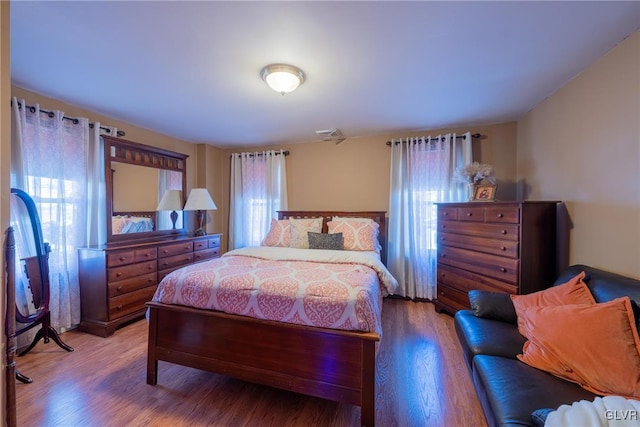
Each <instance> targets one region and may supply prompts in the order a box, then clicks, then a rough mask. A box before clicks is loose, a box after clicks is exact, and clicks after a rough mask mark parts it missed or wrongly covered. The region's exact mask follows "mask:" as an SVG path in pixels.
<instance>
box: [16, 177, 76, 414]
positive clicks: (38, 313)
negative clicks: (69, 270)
mask: <svg viewBox="0 0 640 427" xmlns="http://www.w3.org/2000/svg"><path fill="white" fill-rule="evenodd" d="M10 224H11V226H10V227H9V228H8V229H7V232H6V235H5V254H6V256H5V277H6V303H7V304H6V313H5V314H6V317H5V337H6V353H7V354H6V365H5V366H6V371H5V380H6V391H7V393H6V398H7V406H6V414H7V425H8V426H12V425H16V424H15V421H16V408H15V406H16V404H15V400H16V396H15V381H16V379H17V380H19V381H22V382H24V383H31V382H32V381H33V380H32V379H31V378H29V377H27V376H26V375H24V374H22V373H20V372H19V370H18V369H17V367H16V361H15V355H16V352H17V349H18V336H20V335H21V334H25V333H27V332H29V331H32V330H35V331H36V332H35V334H33V331H32V332H31V335H33V338H32V340H31V343H30V344H29V345H28V346H27V347H26V349H24V350H22V351H21V352H20V356H23V355H24V354H26V353H27V352H29V351H30V350H31V349H33V347H35V345H36V344H37V343H38V342H39V341H40V340H44V342H45V343H48V342H49V341H50V340H53V341H54V342H55V343H56V344H57V345H58V346H60V347H61V348H62V349H64V350H66V351H73V348H72V347H70V346H68V345H67V344H65V343H64V342H63V341H62V340H61V339H60V336H59V335H58V332H57V331H56V330H55V329H54V328H53V327H52V326H51V313H50V311H49V297H50V289H49V252H50V247H49V244H47V243H45V242H44V240H43V234H42V226H41V224H40V217H39V215H38V211H37V209H36V205H35V202H34V201H33V199H32V198H31V196H29V195H28V194H27V193H25V192H24V191H22V190H19V189H16V188H12V189H11V221H10ZM37 327H39V329H37V330H36V329H35V328H37ZM25 337H26V338H27V339H28V337H29V335H25ZM27 342H28V341H27Z"/></svg>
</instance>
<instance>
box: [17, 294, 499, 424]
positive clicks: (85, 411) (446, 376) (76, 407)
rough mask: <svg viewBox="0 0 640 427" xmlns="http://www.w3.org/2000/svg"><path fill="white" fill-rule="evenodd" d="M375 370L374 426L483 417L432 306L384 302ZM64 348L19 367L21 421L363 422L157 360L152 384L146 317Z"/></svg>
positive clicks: (342, 408)
mask: <svg viewBox="0 0 640 427" xmlns="http://www.w3.org/2000/svg"><path fill="white" fill-rule="evenodd" d="M383 324H384V332H383V337H382V340H381V344H380V348H379V353H378V357H377V368H376V425H378V426H383V427H395V426H398V427H400V426H402V427H405V426H416V427H425V426H470V427H476V426H477V427H484V426H486V423H485V421H484V417H483V415H482V410H481V408H480V405H479V403H478V399H477V397H476V394H475V391H474V389H473V385H472V382H471V378H470V375H469V372H468V370H467V367H466V365H465V364H464V360H463V356H462V353H461V350H460V346H459V343H458V340H457V338H456V335H455V330H454V326H453V319H452V318H451V317H450V316H448V315H446V314H437V313H435V311H434V308H433V304H431V303H415V302H411V301H405V300H400V299H387V300H385V302H384V306H383ZM62 339H63V340H64V341H65V342H66V343H67V344H69V345H70V346H72V347H74V348H75V351H74V352H73V353H68V352H66V351H64V350H62V349H61V348H60V347H58V346H57V345H56V344H55V343H53V342H50V343H48V344H44V343H42V342H40V343H38V345H37V346H36V347H35V348H34V349H33V350H31V352H30V353H29V354H27V355H25V356H23V357H18V358H17V366H18V369H19V370H20V371H21V372H22V373H23V374H25V375H27V376H29V377H31V378H33V383H32V384H22V383H17V385H16V388H17V391H16V394H17V413H18V426H28V427H33V426H64V427H70V426H83V427H84V426H92V427H93V426H118V427H120V426H205V425H206V426H225V427H226V426H232V427H236V426H237V427H240V426H252V427H253V426H258V427H271V426H273V427H276V426H277V427H284V426H305V427H313V426H322V427H329V426H335V427H342V426H357V425H358V422H359V415H360V409H359V408H358V407H357V406H352V405H347V404H340V403H336V402H331V401H327V400H323V399H318V398H314V397H307V396H303V395H299V394H296V393H291V392H285V391H282V390H278V389H273V388H269V387H264V386H260V385H255V384H250V383H245V382H242V381H238V380H235V379H232V378H227V377H223V376H220V375H217V374H212V373H209V372H204V371H200V370H196V369H191V368H186V367H182V366H176V365H172V364H169V363H166V362H159V376H158V385H157V386H150V385H147V384H146V348H147V322H146V320H140V321H137V322H135V323H133V324H131V325H128V326H125V327H123V328H121V329H118V330H117V331H116V333H115V335H113V336H112V337H110V338H100V337H96V336H93V335H89V334H85V333H82V332H77V331H70V332H67V333H65V334H63V335H62Z"/></svg>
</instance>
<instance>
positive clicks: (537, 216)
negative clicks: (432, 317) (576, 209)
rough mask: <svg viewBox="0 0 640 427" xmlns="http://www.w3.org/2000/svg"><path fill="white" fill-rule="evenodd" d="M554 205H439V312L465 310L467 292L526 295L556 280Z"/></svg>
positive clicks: (499, 203)
mask: <svg viewBox="0 0 640 427" xmlns="http://www.w3.org/2000/svg"><path fill="white" fill-rule="evenodd" d="M557 205H558V202H538V201H525V202H467V203H440V204H438V206H437V210H438V232H437V240H438V271H437V283H438V292H437V299H436V301H435V308H436V310H437V311H438V312H441V311H447V312H450V313H455V312H456V311H457V310H460V309H464V308H469V297H468V292H469V291H470V290H472V289H482V290H487V291H497V292H508V293H511V294H527V293H531V292H535V291H538V290H541V289H544V288H546V287H548V286H550V285H551V284H552V283H553V281H554V280H555V277H556V211H557Z"/></svg>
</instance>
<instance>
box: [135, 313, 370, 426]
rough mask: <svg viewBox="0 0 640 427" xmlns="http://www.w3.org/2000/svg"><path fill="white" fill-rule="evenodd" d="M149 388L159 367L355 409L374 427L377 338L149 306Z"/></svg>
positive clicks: (248, 318) (347, 332)
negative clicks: (178, 367)
mask: <svg viewBox="0 0 640 427" xmlns="http://www.w3.org/2000/svg"><path fill="white" fill-rule="evenodd" d="M147 307H149V345H148V353H147V384H150V385H156V384H157V382H158V361H159V360H162V361H166V362H171V363H176V364H179V365H184V366H189V367H192V368H197V369H202V370H206V371H211V372H216V373H219V374H222V375H227V376H230V377H235V378H238V379H241V380H244V381H249V382H254V383H259V384H264V385H267V386H271V387H277V388H281V389H284V390H288V391H293V392H297V393H302V394H305V395H309V396H315V397H320V398H324V399H329V400H334V401H339V402H344V403H349V404H353V405H358V406H360V410H361V424H362V425H366V426H373V425H374V423H375V347H376V342H377V341H379V336H378V335H377V334H375V333H369V332H350V331H339V330H332V329H324V328H314V327H308V326H301V325H292V324H286V323H280V322H272V321H266V320H259V319H253V318H250V317H245V316H238V315H231V314H226V313H222V312H217V311H209V310H200V309H195V308H189V307H183V306H176V305H168V304H162V303H157V302H149V303H147Z"/></svg>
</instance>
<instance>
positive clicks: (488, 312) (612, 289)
mask: <svg viewBox="0 0 640 427" xmlns="http://www.w3.org/2000/svg"><path fill="white" fill-rule="evenodd" d="M581 271H584V272H585V273H586V277H585V282H586V283H587V285H588V286H589V289H590V290H591V293H592V294H593V296H594V298H595V300H596V302H606V301H610V300H613V299H615V298H619V297H621V296H629V297H630V298H631V299H632V300H634V301H635V302H636V303H640V280H636V279H632V278H629V277H624V276H621V275H618V274H614V273H610V272H607V271H603V270H600V269H597V268H592V267H589V266H586V265H573V266H571V267H569V268H568V269H567V270H565V271H564V272H563V273H562V274H561V275H560V276H559V277H558V278H557V280H556V281H555V283H554V285H558V284H562V283H564V282H566V281H568V280H569V279H571V278H572V277H574V276H575V275H577V274H578V273H580V272H581ZM469 301H470V303H471V309H470V310H461V311H458V312H457V313H456V315H455V320H454V322H455V328H456V332H457V334H458V338H459V340H460V344H461V346H462V350H463V352H464V357H465V360H466V362H467V365H468V367H469V370H470V372H471V376H472V378H473V383H474V386H475V389H476V393H477V395H478V398H479V400H480V404H481V405H482V409H483V411H484V414H485V418H486V420H487V423H488V424H489V426H536V425H541V424H543V423H544V414H545V413H547V414H548V410H549V409H556V408H558V407H559V406H560V405H562V404H569V405H570V404H571V403H573V402H576V401H579V400H589V401H591V400H593V399H594V398H595V397H596V395H594V394H592V393H590V392H588V391H586V390H584V389H582V388H581V387H580V386H578V385H577V384H574V383H571V382H569V381H565V380H562V379H560V378H558V377H556V376H554V375H551V374H548V373H546V372H544V371H541V370H538V369H535V368H532V367H530V366H528V365H526V364H525V363H523V362H520V361H519V360H518V359H516V355H517V354H519V353H522V346H523V344H524V342H525V338H524V337H523V336H522V335H520V333H519V332H518V328H517V324H516V321H517V320H516V319H517V318H516V313H515V309H514V308H513V304H512V303H511V299H510V298H509V295H508V294H505V293H497V292H486V291H477V290H476V291H471V292H470V293H469ZM636 320H638V313H636ZM639 326H640V325H639ZM578 351H579V350H578ZM545 409H546V410H547V411H546V412H545ZM534 411H536V414H535V416H534V417H532V414H533V413H534ZM540 415H542V419H541V417H540Z"/></svg>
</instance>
